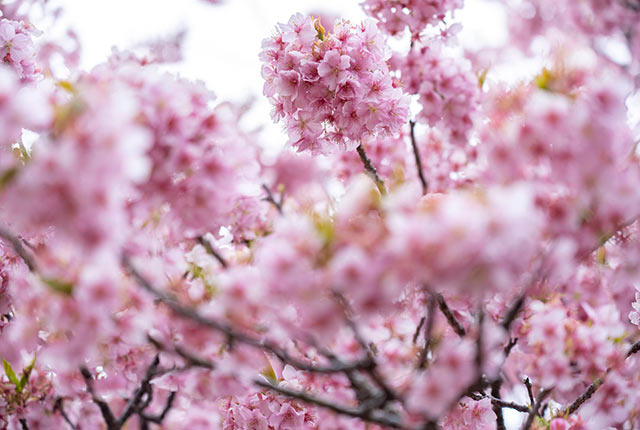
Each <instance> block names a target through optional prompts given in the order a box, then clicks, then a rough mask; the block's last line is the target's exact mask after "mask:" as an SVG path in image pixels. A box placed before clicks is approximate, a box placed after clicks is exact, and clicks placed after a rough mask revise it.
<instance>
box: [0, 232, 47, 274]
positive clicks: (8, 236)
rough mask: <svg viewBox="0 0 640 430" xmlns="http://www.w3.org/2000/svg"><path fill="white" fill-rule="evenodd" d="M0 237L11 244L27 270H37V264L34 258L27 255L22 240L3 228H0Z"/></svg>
mask: <svg viewBox="0 0 640 430" xmlns="http://www.w3.org/2000/svg"><path fill="white" fill-rule="evenodd" d="M0 237H1V238H3V239H5V240H6V241H7V242H9V243H10V244H11V246H12V247H13V250H14V251H15V252H16V254H18V256H19V257H20V258H22V261H24V263H25V264H26V265H27V267H28V268H29V271H31V272H37V271H38V269H37V266H36V262H35V260H34V259H33V258H32V257H31V255H29V253H28V252H27V250H26V249H25V247H24V246H23V245H22V240H21V239H20V238H19V237H17V236H15V235H14V234H13V233H11V232H9V231H8V230H5V229H4V228H0Z"/></svg>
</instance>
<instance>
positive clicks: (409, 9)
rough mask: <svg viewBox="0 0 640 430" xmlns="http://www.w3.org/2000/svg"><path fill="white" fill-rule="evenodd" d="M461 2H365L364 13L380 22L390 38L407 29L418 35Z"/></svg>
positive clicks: (406, 0) (402, 0)
mask: <svg viewBox="0 0 640 430" xmlns="http://www.w3.org/2000/svg"><path fill="white" fill-rule="evenodd" d="M463 3H464V2H463V0H429V1H422V0H365V1H364V2H363V3H362V7H363V9H364V11H365V12H366V13H367V14H368V15H371V16H372V17H375V18H376V19H378V20H379V21H380V24H381V26H382V28H383V29H384V30H385V31H386V32H387V33H389V34H391V35H392V36H395V35H398V34H402V32H403V31H404V30H405V28H409V30H410V31H411V34H412V35H418V34H420V33H421V32H422V31H423V30H424V29H425V28H426V27H427V26H430V25H432V26H433V25H437V24H439V23H440V22H442V21H443V20H444V18H445V17H446V16H447V14H448V13H449V12H451V11H453V10H455V9H459V8H461V7H462V5H463Z"/></svg>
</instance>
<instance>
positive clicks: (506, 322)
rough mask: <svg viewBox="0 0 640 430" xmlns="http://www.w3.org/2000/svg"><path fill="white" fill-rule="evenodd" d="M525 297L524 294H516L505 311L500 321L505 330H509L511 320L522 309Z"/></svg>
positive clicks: (512, 320) (514, 318)
mask: <svg viewBox="0 0 640 430" xmlns="http://www.w3.org/2000/svg"><path fill="white" fill-rule="evenodd" d="M525 299H526V295H525V294H522V295H520V296H518V297H517V298H516V300H515V301H514V302H513V303H512V304H511V306H510V307H509V309H508V310H507V313H506V314H505V316H504V318H503V320H502V323H501V325H502V327H504V329H505V330H507V331H509V329H510V328H511V324H513V322H514V321H515V320H516V317H517V316H518V314H519V313H520V311H521V310H522V306H523V305H524V301H525Z"/></svg>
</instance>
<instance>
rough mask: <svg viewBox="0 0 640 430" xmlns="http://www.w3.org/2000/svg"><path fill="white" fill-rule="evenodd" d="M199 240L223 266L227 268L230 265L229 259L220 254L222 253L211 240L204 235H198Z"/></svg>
mask: <svg viewBox="0 0 640 430" xmlns="http://www.w3.org/2000/svg"><path fill="white" fill-rule="evenodd" d="M198 242H199V243H200V245H202V246H204V249H206V250H207V253H208V254H209V255H211V256H213V257H214V258H215V259H216V260H218V262H219V263H220V265H221V266H222V267H223V268H225V269H226V268H227V267H229V264H228V263H227V260H225V259H224V257H223V256H222V255H220V253H219V252H218V251H217V250H216V249H215V248H214V247H213V245H212V244H211V242H209V241H208V240H207V239H206V238H205V237H204V236H198Z"/></svg>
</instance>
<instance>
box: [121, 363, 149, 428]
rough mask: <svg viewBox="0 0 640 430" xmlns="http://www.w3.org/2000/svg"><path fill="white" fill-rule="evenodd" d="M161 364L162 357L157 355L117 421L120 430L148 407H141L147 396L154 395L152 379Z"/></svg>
mask: <svg viewBox="0 0 640 430" xmlns="http://www.w3.org/2000/svg"><path fill="white" fill-rule="evenodd" d="M159 364H160V355H159V354H156V356H155V357H154V359H153V361H152V362H151V364H150V365H149V367H147V370H146V371H145V373H144V377H143V378H142V381H140V386H139V387H138V388H137V389H136V391H135V392H134V394H133V397H132V398H131V399H129V401H128V402H127V405H126V406H125V408H124V411H123V412H122V415H120V418H118V420H117V421H116V425H117V427H118V428H121V427H122V426H123V425H124V423H125V422H127V420H128V419H129V418H131V415H133V414H134V413H136V412H139V411H140V410H142V409H144V408H145V407H146V406H145V407H141V402H142V399H143V398H144V396H145V394H146V395H147V396H148V397H150V396H151V395H152V387H151V384H150V383H151V379H152V378H153V377H154V376H156V375H157V371H158V365H159ZM147 406H148V405H147Z"/></svg>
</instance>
